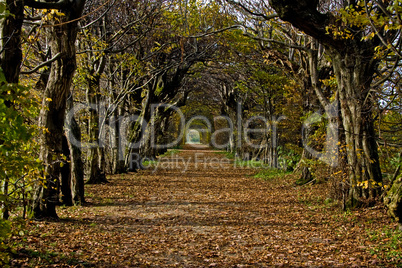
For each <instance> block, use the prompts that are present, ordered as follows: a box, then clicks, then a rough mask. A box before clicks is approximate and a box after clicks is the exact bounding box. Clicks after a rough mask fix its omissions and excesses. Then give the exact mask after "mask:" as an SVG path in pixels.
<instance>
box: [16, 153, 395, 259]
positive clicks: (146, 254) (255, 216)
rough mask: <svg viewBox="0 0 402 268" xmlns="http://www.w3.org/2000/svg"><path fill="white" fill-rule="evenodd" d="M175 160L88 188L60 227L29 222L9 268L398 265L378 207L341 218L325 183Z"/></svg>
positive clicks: (196, 158)
mask: <svg viewBox="0 0 402 268" xmlns="http://www.w3.org/2000/svg"><path fill="white" fill-rule="evenodd" d="M174 157H176V158H173V155H172V154H168V155H167V156H165V158H164V161H166V162H169V161H173V162H174V163H171V164H170V165H168V164H166V165H164V166H162V165H161V166H160V167H159V168H157V169H155V168H152V167H150V168H149V169H148V170H142V171H139V172H137V173H128V174H124V175H114V176H109V178H108V180H109V181H110V183H108V184H104V185H87V186H86V191H87V201H89V202H88V204H86V205H85V206H82V207H78V206H77V207H61V208H59V209H58V214H59V216H60V221H58V222H32V221H31V222H29V223H28V225H27V230H26V233H27V235H24V236H21V237H18V236H16V237H13V239H14V240H15V244H16V245H17V246H16V247H17V249H16V250H15V251H14V253H13V259H12V261H11V266H12V267H272V266H279V267H280V266H285V267H286V266H296V267H311V266H316V267H320V266H321V267H328V266H330V267H373V266H390V267H391V266H398V265H401V264H402V260H401V256H402V254H398V252H402V249H401V243H400V242H398V241H394V240H395V237H398V235H400V233H398V231H395V229H396V228H397V227H396V226H397V224H396V223H394V222H392V221H391V220H390V219H389V218H388V217H387V216H386V213H385V211H384V208H383V207H381V206H377V207H374V208H365V209H360V210H356V211H347V212H343V211H340V210H339V209H338V208H337V207H335V206H331V205H330V204H326V203H325V202H324V201H322V200H325V199H326V197H327V194H328V193H327V192H328V186H327V185H326V184H325V183H324V184H317V185H307V186H303V187H300V186H295V184H294V182H295V178H294V177H293V176H291V175H285V176H281V177H277V178H275V179H272V178H270V180H261V179H256V178H254V177H253V176H252V175H253V174H255V173H256V170H254V169H250V168H247V167H237V168H234V167H233V163H230V162H229V161H220V160H222V159H223V158H224V157H225V155H224V154H216V153H214V152H213V151H209V150H183V151H179V152H178V153H177V154H176V155H175V156H174ZM178 158H180V159H184V160H185V161H182V162H179V161H176V160H173V159H178ZM188 159H190V161H188ZM202 159H204V160H205V161H203V160H202ZM208 159H209V160H208ZM212 160H213V161H212ZM208 161H210V162H208ZM180 163H181V164H180ZM184 163H187V165H188V166H187V168H186V170H185V172H183V168H184ZM399 237H400V236H399Z"/></svg>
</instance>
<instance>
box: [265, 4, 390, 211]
mask: <svg viewBox="0 0 402 268" xmlns="http://www.w3.org/2000/svg"><path fill="white" fill-rule="evenodd" d="M270 4H271V6H272V7H273V8H274V9H275V10H276V11H277V12H278V15H279V17H280V18H281V19H282V20H284V21H288V22H290V23H292V25H294V26H295V27H296V28H298V29H300V30H302V31H304V32H305V33H307V34H309V35H311V36H312V37H314V38H315V39H317V40H318V41H319V42H320V43H322V44H323V45H324V46H325V47H326V48H327V53H328V55H329V56H330V58H331V61H332V64H333V68H334V72H335V75H336V79H337V86H338V87H337V89H338V90H337V91H338V94H339V100H340V106H341V113H342V121H343V127H344V129H345V139H346V150H347V160H348V166H349V169H348V174H349V180H350V186H351V187H350V193H349V195H350V201H351V203H350V205H355V204H356V201H360V200H362V199H368V198H375V197H376V196H378V194H379V189H380V187H379V185H381V183H382V175H381V170H380V165H379V157H378V152H377V144H376V140H375V139H376V137H375V132H374V119H373V100H372V96H371V91H370V89H371V82H372V81H373V76H374V73H375V71H376V68H377V66H378V63H379V62H378V61H379V60H378V59H377V58H376V57H375V56H376V52H375V49H376V47H377V46H378V45H380V42H379V40H378V38H371V39H367V38H364V37H365V36H366V35H367V30H366V28H364V27H362V26H360V27H357V26H355V25H351V23H349V22H348V21H347V20H346V21H345V20H342V18H339V17H336V14H335V13H334V12H331V11H328V10H327V11H326V12H325V11H324V12H323V11H321V12H320V11H319V10H318V8H319V6H318V1H315V0H303V1H295V0H285V1H279V0H270ZM341 4H343V6H344V7H345V6H349V5H352V6H353V7H354V8H358V6H357V3H356V2H355V1H348V2H346V1H345V2H342V3H341ZM379 12H380V11H379ZM338 27H339V28H338ZM331 29H332V30H333V31H332V32H331ZM342 29H348V30H349V31H353V37H351V38H341V37H339V33H340V32H342ZM328 32H330V33H328ZM345 32H347V31H345ZM363 182H367V183H365V184H364V185H367V186H368V187H361V186H360V185H362V183H363ZM364 188H366V189H364Z"/></svg>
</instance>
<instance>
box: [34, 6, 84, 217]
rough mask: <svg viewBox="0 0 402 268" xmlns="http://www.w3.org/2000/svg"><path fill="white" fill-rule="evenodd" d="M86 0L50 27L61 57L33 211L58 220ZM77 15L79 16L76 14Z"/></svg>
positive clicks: (49, 90)
mask: <svg viewBox="0 0 402 268" xmlns="http://www.w3.org/2000/svg"><path fill="white" fill-rule="evenodd" d="M84 2H85V1H74V3H73V4H71V6H70V8H69V9H66V10H62V11H63V12H64V13H65V14H67V15H66V16H62V17H60V20H59V21H58V22H56V20H54V21H53V23H54V24H57V25H55V26H53V27H51V28H48V40H49V46H50V49H51V52H52V54H53V55H55V54H57V53H60V58H59V59H57V60H56V61H54V62H53V63H52V66H51V70H50V75H49V80H48V83H47V85H46V89H45V92H44V98H43V102H42V107H43V108H42V110H41V113H40V118H39V125H40V126H41V127H42V128H43V129H44V131H42V132H41V133H42V134H41V137H40V140H41V152H40V159H41V160H42V162H43V164H44V166H45V171H44V178H43V181H42V182H41V183H40V184H38V185H37V187H36V189H35V192H34V200H33V205H32V210H33V213H34V217H35V218H38V219H41V218H58V216H57V213H56V205H57V204H58V202H59V184H60V171H61V170H60V163H61V162H62V161H63V158H62V154H63V148H62V141H63V134H64V120H65V112H66V100H67V97H68V96H69V92H70V86H71V83H72V78H73V75H74V72H75V69H76V57H75V56H76V52H75V40H76V37H77V30H78V29H77V21H71V20H72V19H73V18H77V17H79V16H80V14H81V12H82V9H83V4H84ZM77 12H78V13H77Z"/></svg>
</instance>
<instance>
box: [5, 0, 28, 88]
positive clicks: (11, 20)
mask: <svg viewBox="0 0 402 268" xmlns="http://www.w3.org/2000/svg"><path fill="white" fill-rule="evenodd" d="M5 2H6V5H7V9H8V11H9V12H10V14H11V15H9V16H7V17H6V18H5V19H3V21H2V22H1V32H0V33H1V36H0V51H1V54H0V65H1V69H2V70H3V73H4V76H5V78H6V80H7V82H8V83H18V80H19V74H20V68H21V60H22V51H21V29H22V23H23V19H24V5H23V1H15V0H6V1H5Z"/></svg>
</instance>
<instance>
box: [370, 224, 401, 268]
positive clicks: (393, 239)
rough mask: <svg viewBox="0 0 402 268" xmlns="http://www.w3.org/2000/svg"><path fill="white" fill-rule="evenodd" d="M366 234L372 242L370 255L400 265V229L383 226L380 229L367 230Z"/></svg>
mask: <svg viewBox="0 0 402 268" xmlns="http://www.w3.org/2000/svg"><path fill="white" fill-rule="evenodd" d="M367 235H368V237H369V240H370V241H371V242H373V247H371V248H370V253H371V254H372V255H377V256H378V257H380V258H381V259H386V260H387V261H389V262H391V263H394V264H398V267H402V231H399V230H394V229H391V228H389V227H384V228H383V229H382V230H368V231H367Z"/></svg>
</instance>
